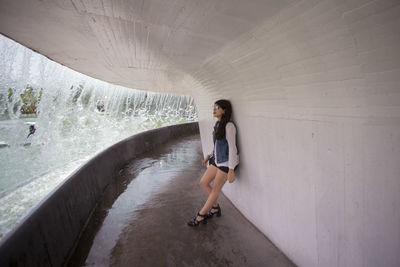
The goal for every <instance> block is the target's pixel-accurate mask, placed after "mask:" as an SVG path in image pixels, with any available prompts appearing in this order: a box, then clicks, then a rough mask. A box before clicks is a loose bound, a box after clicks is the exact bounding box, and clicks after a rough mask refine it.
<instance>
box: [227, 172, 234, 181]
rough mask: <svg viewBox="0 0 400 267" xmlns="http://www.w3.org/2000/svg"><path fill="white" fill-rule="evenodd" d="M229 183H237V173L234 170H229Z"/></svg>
mask: <svg viewBox="0 0 400 267" xmlns="http://www.w3.org/2000/svg"><path fill="white" fill-rule="evenodd" d="M228 181H229V183H233V182H234V181H235V171H234V170H233V169H229V171H228Z"/></svg>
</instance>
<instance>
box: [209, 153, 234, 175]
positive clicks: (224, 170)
mask: <svg viewBox="0 0 400 267" xmlns="http://www.w3.org/2000/svg"><path fill="white" fill-rule="evenodd" d="M208 163H209V164H210V165H214V166H215V167H217V168H218V169H220V170H221V171H223V172H224V173H228V171H229V168H228V167H225V166H217V164H216V163H215V159H214V156H212V157H211V158H210V159H209V160H208ZM236 169H237V166H236V167H235V169H234V170H235V171H236Z"/></svg>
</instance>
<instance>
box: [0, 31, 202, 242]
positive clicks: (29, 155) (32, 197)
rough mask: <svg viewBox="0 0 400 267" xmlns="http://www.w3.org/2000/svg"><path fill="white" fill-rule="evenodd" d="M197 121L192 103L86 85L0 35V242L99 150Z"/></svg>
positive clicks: (101, 83) (180, 98) (175, 97)
mask: <svg viewBox="0 0 400 267" xmlns="http://www.w3.org/2000/svg"><path fill="white" fill-rule="evenodd" d="M196 120H197V113H196V108H195V105H194V101H193V99H192V98H191V97H188V96H178V95H170V94H159V93H153V92H145V91H139V90H135V89H129V88H125V87H121V86H117V85H113V84H109V83H106V82H104V81H100V80H97V79H93V78H91V77H88V76H86V75H83V74H81V73H78V72H75V71H73V70H71V69H69V68H67V67H65V66H62V65H60V64H58V63H56V62H53V61H51V60H49V59H47V58H46V57H44V56H42V55H40V54H38V53H35V52H34V51H32V50H29V49H27V48H26V47H23V46H21V45H19V44H17V43H15V42H14V41H12V40H10V39H8V38H6V37H4V36H1V35H0V145H1V147H0V169H1V174H0V237H1V236H2V235H4V234H5V233H6V232H7V231H9V230H10V229H11V228H12V227H13V226H14V225H15V224H16V223H17V222H18V221H19V220H20V219H21V218H22V217H23V216H24V215H26V214H27V213H28V212H29V210H30V209H31V208H32V207H33V206H34V205H36V204H37V203H38V202H39V201H40V200H41V199H42V198H43V197H44V196H46V195H47V194H48V193H49V192H50V191H51V190H52V189H53V188H54V187H56V186H57V185H58V184H59V183H60V182H61V181H62V180H63V179H65V178H66V177H67V176H68V174H70V173H71V172H72V171H73V170H75V169H76V168H77V167H79V166H80V165H81V164H83V163H84V162H85V161H86V160H88V159H89V158H91V157H92V156H93V155H95V154H96V153H98V152H99V151H101V150H103V149H105V148H106V147H108V146H110V145H112V144H114V143H116V142H117V141H119V140H122V139H124V138H126V137H128V136H131V135H133V134H135V133H138V132H141V131H144V130H147V129H152V128H156V127H161V126H165V125H171V124H177V123H184V122H190V121H196ZM31 125H33V127H34V128H35V132H34V134H33V135H32V136H30V137H29V138H28V139H27V136H28V133H29V127H30V126H31Z"/></svg>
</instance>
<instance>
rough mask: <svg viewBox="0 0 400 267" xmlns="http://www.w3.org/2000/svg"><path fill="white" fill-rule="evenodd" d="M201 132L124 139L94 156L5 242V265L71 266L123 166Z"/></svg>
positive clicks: (0, 250)
mask: <svg viewBox="0 0 400 267" xmlns="http://www.w3.org/2000/svg"><path fill="white" fill-rule="evenodd" d="M196 133H198V124H197V123H187V124H180V125H174V126H168V127H163V128H159V129H154V130H150V131H146V132H143V133H139V134H136V135H133V136H131V137H129V138H127V139H125V140H122V141H120V142H119V143H117V144H115V145H113V146H111V147H109V148H107V149H106V150H104V151H102V152H101V153H99V154H98V155H96V156H95V157H93V158H92V159H91V160H89V161H88V162H87V163H86V164H84V165H83V166H82V167H81V168H79V169H78V170H77V171H75V172H74V173H73V174H72V175H71V176H70V177H68V178H67V179H66V181H65V182H64V183H63V184H61V185H60V186H58V188H56V189H55V190H54V191H53V192H52V193H51V194H49V196H48V197H47V198H46V199H44V200H43V201H42V202H41V203H40V204H39V205H38V206H37V207H36V208H35V209H34V210H33V211H32V212H31V213H30V214H29V215H28V216H27V217H26V218H25V219H24V220H23V221H22V222H20V223H19V225H18V226H17V227H16V228H15V229H14V230H13V231H12V232H10V233H8V234H7V235H6V236H5V237H4V238H3V239H2V240H1V242H0V266H62V265H63V264H65V263H66V262H67V260H68V257H69V255H70V254H71V253H72V252H73V249H74V247H75V245H76V242H78V239H79V236H80V234H81V232H82V231H83V230H84V227H85V225H86V223H87V221H88V220H89V218H90V216H91V213H92V212H93V210H94V208H95V207H96V204H97V203H98V202H99V201H100V200H101V197H102V194H103V192H104V190H105V188H106V187H107V185H108V184H109V183H110V182H111V181H112V179H113V178H114V177H115V176H116V175H117V174H118V171H119V170H120V168H121V167H122V166H123V165H124V164H126V163H127V162H128V161H131V160H134V158H135V157H136V156H137V155H139V154H141V153H143V152H145V151H148V150H151V149H152V148H154V147H155V146H157V145H160V144H162V143H165V142H167V141H169V140H172V139H176V138H180V137H183V136H189V135H192V134H196Z"/></svg>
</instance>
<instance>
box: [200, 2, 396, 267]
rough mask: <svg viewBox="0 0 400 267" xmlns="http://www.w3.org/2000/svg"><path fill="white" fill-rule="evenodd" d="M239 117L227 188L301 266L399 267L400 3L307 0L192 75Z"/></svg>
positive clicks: (203, 120) (204, 129) (207, 107)
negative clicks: (236, 163) (237, 159)
mask: <svg viewBox="0 0 400 267" xmlns="http://www.w3.org/2000/svg"><path fill="white" fill-rule="evenodd" d="M193 77H194V78H195V79H196V80H197V81H198V84H197V85H196V86H195V88H196V89H197V90H198V91H199V92H201V93H199V94H197V95H196V96H195V99H196V103H197V106H198V108H199V110H200V114H199V118H200V119H199V122H200V132H201V138H202V143H203V147H204V150H205V151H207V150H208V149H209V148H210V146H211V144H212V141H211V129H212V125H213V123H214V121H213V120H212V115H211V114H212V109H211V107H212V104H213V101H214V100H217V99H218V98H228V99H230V100H231V101H232V103H233V107H234V117H235V121H236V123H237V125H238V131H239V141H240V151H241V155H240V156H241V164H240V171H239V173H238V177H237V182H235V183H233V184H227V185H226V186H225V187H224V189H223V192H224V193H225V194H226V195H227V196H228V197H229V199H230V200H231V201H232V202H233V203H234V205H236V207H237V208H238V209H239V210H240V211H241V212H242V213H243V214H244V215H245V216H246V217H247V218H248V219H249V220H250V221H251V222H252V223H253V224H254V225H256V226H257V227H258V228H259V229H260V230H261V231H262V232H263V233H265V234H266V235H267V236H268V237H269V238H270V239H271V240H272V241H273V242H274V243H275V244H276V245H277V246H278V247H279V248H280V249H281V250H282V251H283V252H284V253H285V254H286V255H288V256H289V257H290V258H291V259H292V260H293V261H294V262H295V263H296V264H298V265H299V266H324V267H328V266H349V267H354V266H371V267H373V266H400V253H399V252H400V1H362V0H360V1H356V0H354V1H299V2H298V3H297V4H295V5H292V6H291V7H289V8H285V9H284V10H283V11H281V12H280V13H278V14H277V15H276V16H275V17H274V18H272V19H269V20H267V21H265V22H264V23H262V24H261V25H259V26H257V27H255V28H254V29H253V30H251V31H249V32H248V33H246V34H244V35H242V36H241V37H240V38H238V39H237V40H235V41H234V42H232V43H230V44H228V45H227V46H226V47H224V49H223V50H221V51H220V52H219V53H217V54H216V55H215V56H213V57H211V58H210V59H208V60H207V62H206V63H205V64H203V65H202V67H201V68H199V70H198V71H197V72H196V73H194V74H193Z"/></svg>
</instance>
